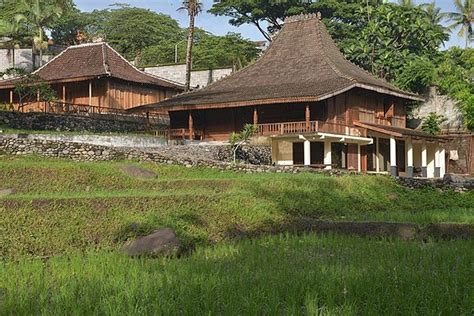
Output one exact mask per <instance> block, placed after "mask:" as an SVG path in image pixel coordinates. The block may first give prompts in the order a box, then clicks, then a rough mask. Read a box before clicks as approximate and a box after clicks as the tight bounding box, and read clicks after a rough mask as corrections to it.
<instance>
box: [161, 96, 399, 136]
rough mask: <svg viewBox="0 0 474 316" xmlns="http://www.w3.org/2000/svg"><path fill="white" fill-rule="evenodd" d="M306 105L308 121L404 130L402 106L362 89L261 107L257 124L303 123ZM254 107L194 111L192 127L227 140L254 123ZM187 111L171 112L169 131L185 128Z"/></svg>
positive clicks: (395, 99)
mask: <svg viewBox="0 0 474 316" xmlns="http://www.w3.org/2000/svg"><path fill="white" fill-rule="evenodd" d="M307 105H309V108H310V120H311V121H325V122H331V123H335V124H339V125H347V126H353V122H354V121H363V122H370V123H377V124H382V125H394V126H397V127H405V120H406V118H405V106H404V104H403V102H402V101H400V100H398V99H397V98H393V97H389V96H384V95H381V94H377V93H375V92H370V91H366V90H362V89H354V90H352V91H349V92H346V93H343V94H340V95H337V96H335V97H332V98H330V99H327V100H324V101H320V102H314V103H310V104H306V103H290V104H272V105H260V106H257V107H256V109H257V111H258V123H260V124H265V123H279V122H303V121H305V108H306V106H307ZM254 108H255V107H252V106H249V107H238V108H222V109H206V110H193V111H192V113H193V114H192V115H193V125H194V128H195V129H196V130H202V131H203V132H204V138H205V139H207V140H226V139H228V137H229V135H230V134H231V133H232V132H239V131H241V130H242V127H243V126H244V124H246V123H252V122H253V110H254ZM188 115H189V111H171V112H170V118H171V128H172V129H175V128H188V121H189V116H188Z"/></svg>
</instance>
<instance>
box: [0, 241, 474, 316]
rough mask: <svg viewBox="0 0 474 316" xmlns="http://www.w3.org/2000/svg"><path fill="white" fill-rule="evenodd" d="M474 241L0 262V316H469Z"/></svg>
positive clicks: (234, 247)
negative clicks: (146, 257)
mask: <svg viewBox="0 0 474 316" xmlns="http://www.w3.org/2000/svg"><path fill="white" fill-rule="evenodd" d="M472 249H474V243H473V241H442V242H431V241H427V242H404V241H400V240H375V239H364V238H354V237H351V238H350V237H340V236H331V235H329V236H319V237H316V236H311V235H304V236H290V235H281V236H274V237H265V238H262V239H257V240H248V241H243V242H239V243H225V244H221V245H217V246H214V247H198V249H197V250H196V252H195V253H194V254H192V255H190V256H189V257H184V258H180V259H144V258H142V259H131V258H127V257H125V256H123V255H121V254H118V253H115V252H102V253H95V252H92V253H88V254H86V255H80V254H71V255H65V256H61V257H56V258H52V259H51V260H48V261H41V260H28V259H22V260H20V261H19V262H14V261H10V262H4V263H2V264H1V265H0V289H1V290H2V291H3V295H2V298H1V303H0V308H1V310H0V314H15V315H19V314H47V315H50V314H75V315H94V314H101V315H102V314H120V315H133V314H135V315H138V314H140V315H142V314H143V315H171V314H185V315H191V314H192V315H202V314H209V315H216V314H220V315H224V314H225V315H236V314H239V315H241V314H245V315H260V314H271V315H276V314H291V315H299V314H309V315H322V314H331V315H334V314H341V315H352V314H353V315H387V314H390V315H393V314H397V315H415V314H417V315H469V314H471V312H472V310H473V309H474V300H473V297H474V290H473V286H472V284H473V283H474V273H473V272H474V271H473V266H472V264H473V262H474V253H473V251H472Z"/></svg>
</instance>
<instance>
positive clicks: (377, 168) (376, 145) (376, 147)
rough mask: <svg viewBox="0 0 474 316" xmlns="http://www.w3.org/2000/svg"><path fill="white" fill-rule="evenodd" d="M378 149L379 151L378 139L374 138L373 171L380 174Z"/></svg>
mask: <svg viewBox="0 0 474 316" xmlns="http://www.w3.org/2000/svg"><path fill="white" fill-rule="evenodd" d="M379 151H380V149H379V138H378V137H376V138H375V171H376V172H380V152H379Z"/></svg>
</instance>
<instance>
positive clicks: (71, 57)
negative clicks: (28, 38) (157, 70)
mask: <svg viewBox="0 0 474 316" xmlns="http://www.w3.org/2000/svg"><path fill="white" fill-rule="evenodd" d="M33 73H34V74H36V75H38V76H40V77H41V78H42V79H43V80H45V81H48V82H61V81H76V80H75V79H77V81H78V80H84V79H85V78H97V77H113V78H118V79H123V80H126V81H133V82H137V83H141V84H148V85H155V86H162V87H168V88H174V89H177V90H183V86H182V85H181V84H179V83H176V82H173V81H170V80H166V79H163V78H159V77H157V76H154V75H151V74H148V73H145V72H143V71H141V70H139V69H137V68H136V67H135V66H133V65H132V64H131V63H129V62H128V61H127V60H126V59H125V58H123V57H122V56H121V55H120V54H119V53H118V52H117V51H115V50H114V49H113V48H112V47H110V46H109V45H108V44H107V43H94V44H83V45H77V46H70V47H68V48H66V49H65V50H64V51H63V52H61V53H60V54H58V55H57V56H56V57H54V58H53V59H52V60H51V61H49V62H48V63H46V64H45V65H44V66H42V67H41V68H39V69H37V70H36V71H34V72H33ZM18 80H19V79H18V78H16V79H10V80H4V81H0V88H1V87H8V86H12V85H14V84H15V83H16V82H17V81H18Z"/></svg>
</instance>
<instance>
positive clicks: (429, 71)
mask: <svg viewBox="0 0 474 316" xmlns="http://www.w3.org/2000/svg"><path fill="white" fill-rule="evenodd" d="M435 78H436V67H435V65H434V64H433V63H432V62H431V61H430V60H429V59H427V58H424V57H423V58H420V57H419V58H415V59H413V60H411V61H409V62H408V63H407V64H406V65H405V66H404V67H403V68H402V69H401V70H400V72H399V74H398V75H397V76H396V81H395V83H396V84H397V86H399V87H400V88H402V89H404V90H407V91H411V92H415V93H419V94H422V93H424V92H426V89H427V88H428V87H429V86H430V85H431V84H433V82H435Z"/></svg>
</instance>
